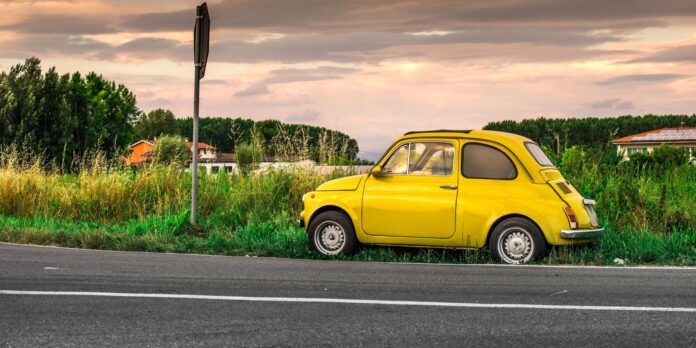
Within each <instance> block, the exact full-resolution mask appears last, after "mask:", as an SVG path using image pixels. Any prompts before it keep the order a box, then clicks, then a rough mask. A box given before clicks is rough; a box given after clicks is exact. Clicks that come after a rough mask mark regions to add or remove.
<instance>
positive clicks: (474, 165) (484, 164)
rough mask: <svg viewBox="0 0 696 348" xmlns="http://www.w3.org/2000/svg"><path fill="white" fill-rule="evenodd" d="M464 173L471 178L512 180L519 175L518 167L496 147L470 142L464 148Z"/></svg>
mask: <svg viewBox="0 0 696 348" xmlns="http://www.w3.org/2000/svg"><path fill="white" fill-rule="evenodd" d="M462 174H463V175H464V176H465V177H467V178H471V179H497V180H512V179H514V178H516V177H517V168H515V165H514V164H513V163H512V160H511V159H510V157H508V156H507V155H506V154H505V153H504V152H502V151H500V150H498V149H496V148H495V147H493V146H490V145H484V144H478V143H468V144H466V145H464V148H463V149H462Z"/></svg>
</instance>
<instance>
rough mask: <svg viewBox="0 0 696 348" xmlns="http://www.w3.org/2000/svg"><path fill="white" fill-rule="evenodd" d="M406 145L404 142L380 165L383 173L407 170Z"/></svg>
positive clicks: (397, 172)
mask: <svg viewBox="0 0 696 348" xmlns="http://www.w3.org/2000/svg"><path fill="white" fill-rule="evenodd" d="M408 146H409V144H404V145H401V146H399V148H398V149H396V151H394V152H393V153H392V155H391V157H389V159H388V160H387V162H386V163H384V165H383V166H382V173H384V174H406V173H407V171H408Z"/></svg>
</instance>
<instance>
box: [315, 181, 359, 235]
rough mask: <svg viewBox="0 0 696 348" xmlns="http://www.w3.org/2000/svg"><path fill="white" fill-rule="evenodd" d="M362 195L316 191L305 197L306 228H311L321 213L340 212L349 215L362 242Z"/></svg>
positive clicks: (346, 192)
mask: <svg viewBox="0 0 696 348" xmlns="http://www.w3.org/2000/svg"><path fill="white" fill-rule="evenodd" d="M361 203H362V195H361V192H360V190H356V191H318V192H317V191H314V192H310V193H308V194H307V195H306V196H305V201H304V208H305V209H304V222H305V228H309V224H310V223H311V222H312V219H314V218H315V217H316V216H317V215H318V214H319V213H321V212H322V211H326V210H331V209H333V210H339V211H342V212H344V213H346V214H347V215H348V217H350V220H351V221H352V222H353V228H354V229H355V234H356V235H357V237H358V240H360V241H362V240H364V238H361V236H362V234H363V233H362V229H361V228H360V226H362V224H361V221H360V215H361V214H360V204H361Z"/></svg>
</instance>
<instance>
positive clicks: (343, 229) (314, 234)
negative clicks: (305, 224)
mask: <svg viewBox="0 0 696 348" xmlns="http://www.w3.org/2000/svg"><path fill="white" fill-rule="evenodd" d="M308 233H309V235H308V237H309V242H310V244H311V245H312V247H313V248H314V250H316V251H318V252H320V253H322V254H324V255H338V254H340V253H343V254H345V255H352V254H353V253H355V251H356V250H357V248H358V241H357V238H356V237H355V229H353V223H352V222H351V221H350V218H349V217H348V216H346V215H345V214H343V213H340V212H337V211H325V212H323V213H321V214H319V215H318V216H317V217H316V218H314V219H313V220H312V222H311V223H310V224H309V228H308Z"/></svg>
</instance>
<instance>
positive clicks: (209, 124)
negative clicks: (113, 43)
mask: <svg viewBox="0 0 696 348" xmlns="http://www.w3.org/2000/svg"><path fill="white" fill-rule="evenodd" d="M191 134H192V121H191V119H190V118H188V119H177V118H176V117H175V116H174V114H173V113H172V112H171V111H169V110H164V109H157V110H153V111H151V112H149V113H145V112H142V111H141V110H140V109H139V108H138V106H137V102H136V96H135V95H134V94H133V93H132V92H131V91H129V90H128V88H126V87H125V86H124V85H122V84H117V83H116V82H114V81H108V80H106V79H104V78H103V77H102V76H101V75H98V74H96V73H94V72H90V73H88V74H87V75H84V76H83V75H81V74H80V73H79V72H75V73H72V74H63V75H59V74H58V73H57V72H56V69H55V67H52V68H50V69H49V70H48V71H46V72H45V73H44V72H43V71H42V69H41V60H39V59H38V58H34V57H33V58H29V59H27V60H25V62H24V63H23V64H17V65H15V66H13V67H11V68H10V69H9V71H3V72H1V73H0V147H7V146H18V147H21V148H22V149H23V150H25V151H31V152H33V153H35V154H39V155H41V156H42V157H43V158H44V159H46V160H47V161H49V162H52V163H54V164H56V165H58V166H60V167H61V168H67V169H69V168H71V166H72V165H73V164H74V162H75V160H77V159H80V158H82V157H83V156H85V155H87V154H90V153H94V152H95V151H100V152H103V153H105V154H108V155H112V156H113V157H117V156H118V155H122V154H126V153H127V151H128V146H129V145H130V144H132V143H133V142H135V141H136V140H139V139H153V138H154V137H157V136H161V135H179V136H181V137H184V138H190V137H191ZM200 139H201V141H202V142H206V143H208V144H210V145H213V146H216V147H218V148H219V149H220V150H221V151H225V152H234V151H235V147H236V146H237V145H239V144H251V143H254V142H256V143H258V142H262V143H263V148H264V154H265V155H266V156H281V157H288V158H290V157H293V158H297V157H311V158H312V159H315V160H317V161H320V162H327V161H330V160H331V159H334V160H335V159H342V160H345V161H353V160H355V159H356V156H357V153H358V144H357V141H356V140H355V139H352V138H351V137H349V136H348V135H346V134H344V133H342V132H338V131H334V130H329V129H326V128H323V127H313V126H306V125H296V124H283V123H281V122H280V121H276V120H266V121H253V120H250V119H243V118H236V119H230V118H205V117H203V118H201V127H200Z"/></svg>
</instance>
